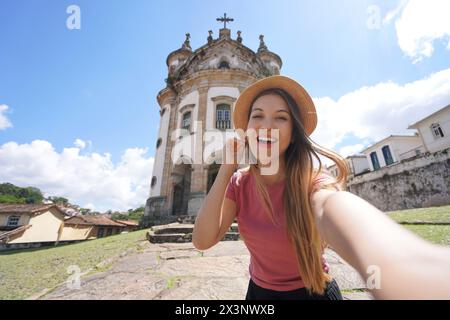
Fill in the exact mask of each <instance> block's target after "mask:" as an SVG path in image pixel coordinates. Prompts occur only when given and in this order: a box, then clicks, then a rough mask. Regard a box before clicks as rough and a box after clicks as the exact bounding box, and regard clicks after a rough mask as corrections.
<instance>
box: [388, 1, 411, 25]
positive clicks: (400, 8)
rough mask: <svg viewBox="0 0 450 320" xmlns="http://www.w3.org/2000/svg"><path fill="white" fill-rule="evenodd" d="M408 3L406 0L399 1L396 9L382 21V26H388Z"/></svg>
mask: <svg viewBox="0 0 450 320" xmlns="http://www.w3.org/2000/svg"><path fill="white" fill-rule="evenodd" d="M407 3H408V0H401V1H400V3H399V4H398V5H397V7H395V8H394V10H392V11H389V12H388V13H387V14H386V16H385V17H384V19H383V24H389V23H391V21H392V20H393V19H395V18H396V17H397V16H398V15H399V14H400V13H401V12H402V10H403V8H404V7H405V5H406V4H407Z"/></svg>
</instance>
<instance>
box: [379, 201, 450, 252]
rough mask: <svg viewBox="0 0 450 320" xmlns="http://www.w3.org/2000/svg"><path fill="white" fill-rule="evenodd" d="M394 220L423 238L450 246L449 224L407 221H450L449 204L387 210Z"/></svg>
mask: <svg viewBox="0 0 450 320" xmlns="http://www.w3.org/2000/svg"><path fill="white" fill-rule="evenodd" d="M387 214H388V216H389V217H390V218H392V219H393V220H395V221H396V222H402V223H406V224H403V225H402V226H403V227H405V228H407V229H409V230H411V231H412V232H414V233H415V234H417V235H418V236H420V237H422V238H424V239H425V240H428V241H431V242H433V243H436V244H440V245H446V246H450V225H408V224H407V223H408V222H410V223H411V222H418V221H426V222H445V223H450V206H442V207H431V208H419V209H409V210H401V211H391V212H387Z"/></svg>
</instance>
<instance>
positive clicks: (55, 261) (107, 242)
mask: <svg viewBox="0 0 450 320" xmlns="http://www.w3.org/2000/svg"><path fill="white" fill-rule="evenodd" d="M146 232H147V230H139V231H135V232H130V233H125V234H120V235H114V236H110V237H107V238H102V239H97V240H89V241H84V242H80V243H76V244H70V245H60V246H57V247H48V248H42V249H28V250H16V251H7V252H2V253H0V300H5V299H25V298H28V297H30V296H32V295H34V294H36V293H38V292H41V291H42V290H44V289H46V288H47V289H52V288H54V287H55V286H57V285H58V284H61V283H63V282H64V281H66V280H67V279H68V277H69V276H70V274H69V273H67V268H68V267H69V266H71V265H77V266H78V267H79V268H80V270H81V272H82V273H84V272H86V271H88V270H89V269H91V268H94V269H95V266H96V265H97V264H99V263H100V262H102V261H104V260H106V259H108V258H111V257H115V256H118V255H119V254H120V253H121V252H123V251H125V250H127V249H130V248H133V249H136V250H137V249H138V248H139V243H140V242H141V241H144V240H145V233H146ZM105 267H106V266H105ZM99 270H104V268H100V269H97V270H94V271H95V272H98V271H99Z"/></svg>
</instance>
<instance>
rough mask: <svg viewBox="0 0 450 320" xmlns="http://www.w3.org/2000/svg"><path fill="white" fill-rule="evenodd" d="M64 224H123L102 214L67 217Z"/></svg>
mask: <svg viewBox="0 0 450 320" xmlns="http://www.w3.org/2000/svg"><path fill="white" fill-rule="evenodd" d="M64 224H78V225H94V226H113V227H124V225H123V224H121V223H118V222H116V221H114V220H111V219H109V218H107V217H105V216H102V215H94V216H89V215H85V216H76V217H72V218H69V219H67V220H66V221H65V222H64Z"/></svg>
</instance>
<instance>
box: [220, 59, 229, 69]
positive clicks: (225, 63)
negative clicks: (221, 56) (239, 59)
mask: <svg viewBox="0 0 450 320" xmlns="http://www.w3.org/2000/svg"><path fill="white" fill-rule="evenodd" d="M219 69H230V65H229V63H228V62H226V61H225V60H223V61H221V62H220V64H219Z"/></svg>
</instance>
